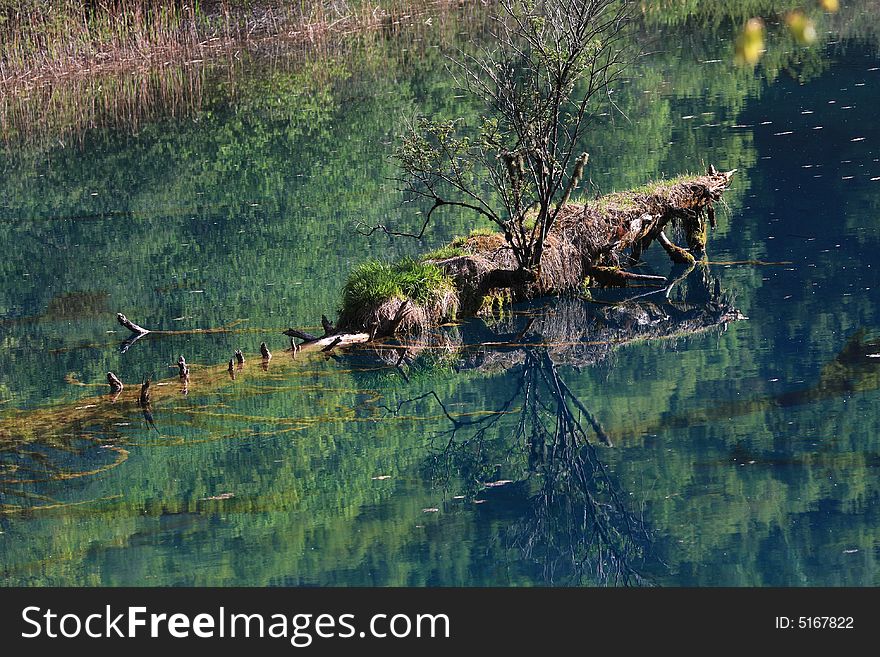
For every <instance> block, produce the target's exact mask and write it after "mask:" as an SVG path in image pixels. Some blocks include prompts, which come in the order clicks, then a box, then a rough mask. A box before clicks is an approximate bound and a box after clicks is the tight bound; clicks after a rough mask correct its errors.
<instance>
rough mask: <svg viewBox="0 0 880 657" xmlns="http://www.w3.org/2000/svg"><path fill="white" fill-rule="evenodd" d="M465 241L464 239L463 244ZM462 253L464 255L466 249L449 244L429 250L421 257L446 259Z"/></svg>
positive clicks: (424, 258)
mask: <svg viewBox="0 0 880 657" xmlns="http://www.w3.org/2000/svg"><path fill="white" fill-rule="evenodd" d="M463 243H464V241H462V244H463ZM460 255H464V249H462V248H460V247H459V246H456V245H454V244H447V245H446V246H441V247H440V248H439V249H434V250H433V251H429V252H428V253H426V254H425V255H423V256H422V257H421V260H423V261H424V260H446V259H448V258H454V257H456V256H460Z"/></svg>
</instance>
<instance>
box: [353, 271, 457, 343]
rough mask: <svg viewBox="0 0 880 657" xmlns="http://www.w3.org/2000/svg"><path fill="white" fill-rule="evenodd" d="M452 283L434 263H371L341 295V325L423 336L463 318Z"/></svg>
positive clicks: (355, 276) (371, 330)
mask: <svg viewBox="0 0 880 657" xmlns="http://www.w3.org/2000/svg"><path fill="white" fill-rule="evenodd" d="M458 298H459V297H458V293H457V291H456V289H455V285H454V284H453V281H452V279H451V278H450V277H449V276H448V275H447V274H446V273H445V272H444V271H443V269H442V268H440V267H439V266H438V265H437V264H435V263H434V262H432V261H423V260H422V261H420V260H413V259H412V258H406V259H404V260H401V261H400V262H397V263H388V262H381V261H378V260H370V261H368V262H365V263H363V264H362V265H359V266H358V267H357V268H355V269H354V271H352V272H351V274H350V275H349V277H348V280H347V281H346V283H345V287H344V288H343V290H342V305H341V307H340V309H339V325H340V326H344V327H346V328H347V329H349V330H365V331H368V332H376V333H378V334H384V333H386V332H387V330H388V328H389V327H390V326H392V325H396V326H395V328H399V329H402V330H404V331H416V332H417V331H420V330H422V329H424V328H426V327H427V326H429V325H431V324H436V323H438V322H440V321H442V320H443V319H452V318H454V317H455V315H456V314H457V313H458V309H459V301H458Z"/></svg>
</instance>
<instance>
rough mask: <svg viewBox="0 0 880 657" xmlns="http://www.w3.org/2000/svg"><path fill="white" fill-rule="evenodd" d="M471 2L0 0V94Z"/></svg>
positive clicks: (334, 34)
mask: <svg viewBox="0 0 880 657" xmlns="http://www.w3.org/2000/svg"><path fill="white" fill-rule="evenodd" d="M468 4H470V5H480V4H482V3H481V2H466V0H428V1H426V2H419V3H414V2H412V1H411V0H299V1H298V2H284V1H282V0H265V1H262V2H257V3H253V2H248V1H247V0H201V1H199V0H194V1H193V2H184V1H183V0H170V1H169V0H59V1H58V2H52V3H47V2H44V1H43V0H0V93H3V92H6V91H8V90H9V89H15V88H22V87H23V88H25V89H26V88H29V87H33V86H39V85H42V84H48V83H51V82H52V81H53V80H57V79H58V78H64V77H71V76H94V75H99V74H102V73H109V72H116V73H118V72H128V71H136V70H143V69H150V68H156V67H163V66H168V65H173V64H180V63H186V64H201V63H202V62H204V61H206V60H209V59H212V58H215V57H219V56H221V55H229V56H233V57H237V56H239V55H240V53H241V52H242V51H244V50H258V49H259V48H260V47H261V46H264V45H273V46H274V45H276V44H280V43H283V44H284V45H287V46H296V45H300V44H308V45H315V44H319V43H321V42H325V41H327V40H329V39H333V38H339V37H348V36H350V35H352V34H357V33H361V32H367V31H379V30H382V31H386V32H390V33H393V32H395V31H397V30H399V29H400V27H401V26H402V25H404V24H406V23H408V22H416V21H422V22H424V21H430V20H431V19H432V16H433V15H434V14H437V13H440V12H442V11H444V10H448V9H452V8H464V7H465V6H466V5H468Z"/></svg>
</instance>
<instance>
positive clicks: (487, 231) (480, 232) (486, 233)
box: [469, 228, 495, 237]
mask: <svg viewBox="0 0 880 657" xmlns="http://www.w3.org/2000/svg"><path fill="white" fill-rule="evenodd" d="M494 234H495V231H494V230H492V229H491V228H474V229H473V230H472V231H471V234H470V236H469V237H490V236H492V235H494Z"/></svg>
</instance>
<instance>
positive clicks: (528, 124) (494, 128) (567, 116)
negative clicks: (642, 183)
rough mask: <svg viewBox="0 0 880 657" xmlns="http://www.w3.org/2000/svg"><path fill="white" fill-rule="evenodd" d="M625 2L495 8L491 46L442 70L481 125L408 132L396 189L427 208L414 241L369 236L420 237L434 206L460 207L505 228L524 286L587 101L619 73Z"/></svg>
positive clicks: (547, 0)
mask: <svg viewBox="0 0 880 657" xmlns="http://www.w3.org/2000/svg"><path fill="white" fill-rule="evenodd" d="M632 4H633V3H632V0H500V6H501V10H502V11H501V12H500V13H499V14H498V15H496V16H495V17H494V18H495V25H496V26H497V29H496V30H494V35H493V36H494V41H495V45H494V46H493V47H492V48H487V49H484V50H482V51H481V52H480V54H479V55H476V56H465V55H462V56H461V57H460V58H459V59H458V60H455V61H454V66H453V67H452V68H451V70H452V71H453V74H454V75H456V77H457V80H458V82H459V84H460V86H461V87H462V88H463V89H465V90H467V91H468V92H469V93H471V94H474V95H475V96H476V97H477V98H478V99H480V100H481V101H482V102H483V103H485V106H486V109H487V110H488V111H487V112H486V118H484V119H483V120H482V122H481V124H480V125H479V126H476V127H469V126H465V125H464V124H463V121H460V120H459V121H435V120H431V119H427V118H421V119H418V120H417V121H415V122H414V123H413V124H411V125H410V126H408V131H407V133H406V134H405V136H404V138H403V142H402V145H401V147H400V148H399V150H398V152H397V159H398V161H399V163H400V165H401V168H402V170H403V172H404V176H403V177H402V178H401V180H402V181H403V182H404V185H405V190H406V191H407V192H408V193H409V194H410V195H411V196H413V197H416V198H423V199H428V200H429V201H431V203H432V205H431V207H430V209H429V210H428V211H427V213H426V216H425V221H424V224H423V225H422V229H421V231H420V232H419V233H418V234H411V233H401V232H396V231H393V230H389V229H388V228H386V227H385V226H376V227H375V228H373V229H372V230H373V231H375V230H377V229H382V230H384V231H385V232H387V233H389V234H396V235H407V234H408V235H410V236H414V237H421V236H422V235H423V234H424V232H425V229H426V228H427V226H428V224H429V222H430V221H431V217H432V215H433V213H434V211H435V210H437V209H438V208H442V207H445V206H458V207H462V208H467V209H470V210H473V211H474V212H476V213H478V214H480V215H482V216H484V217H485V218H487V219H489V220H491V221H492V222H494V223H495V224H497V225H498V226H499V227H500V228H501V229H502V231H503V233H504V236H505V238H506V240H507V243H508V244H509V246H510V248H511V249H512V251H513V253H514V255H515V257H516V262H517V263H518V266H519V270H518V272H519V274H520V275H521V276H520V278H521V280H533V279H534V277H535V275H536V273H537V270H538V269H539V268H540V263H541V256H542V254H543V251H544V245H545V242H546V239H547V236H548V235H549V234H550V231H551V230H552V228H553V225H554V222H555V221H556V219H557V217H558V216H559V213H560V211H561V209H562V208H563V207H564V206H565V204H566V203H568V201H569V198H570V197H571V194H572V192H573V190H574V189H575V188H576V187H577V186H578V184H579V182H580V181H581V178H582V176H583V172H584V167H585V166H586V164H587V159H588V157H589V156H588V154H587V153H586V152H581V149H582V141H583V137H584V134H585V131H586V129H587V127H588V125H589V123H590V120H591V118H592V117H593V116H594V115H595V113H596V110H597V107H598V104H597V102H596V101H597V100H598V99H599V98H600V97H601V96H608V93H609V91H610V85H611V83H612V82H613V81H615V80H616V79H617V78H618V77H619V76H620V74H621V72H622V70H623V68H624V64H625V51H626V48H625V37H626V32H627V28H628V25H629V17H630V11H631V6H632ZM609 99H610V96H609ZM532 217H534V224H532V223H531V222H530V221H527V219H531V218H532ZM371 232H372V231H371Z"/></svg>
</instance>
